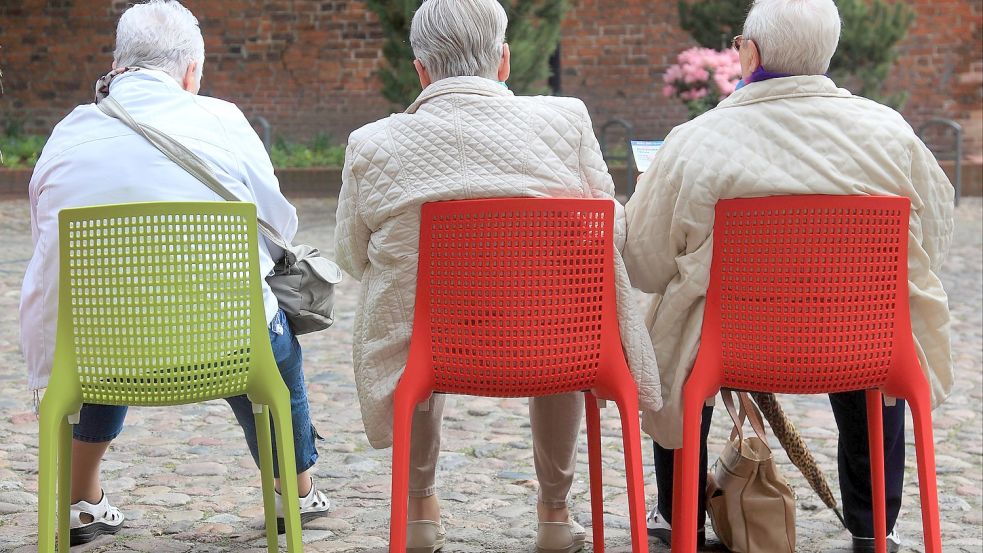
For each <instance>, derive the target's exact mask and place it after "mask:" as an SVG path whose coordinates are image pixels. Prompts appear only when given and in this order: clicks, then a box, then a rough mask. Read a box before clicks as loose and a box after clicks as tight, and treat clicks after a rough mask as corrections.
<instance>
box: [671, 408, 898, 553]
mask: <svg viewBox="0 0 983 553" xmlns="http://www.w3.org/2000/svg"><path fill="white" fill-rule="evenodd" d="M829 403H830V406H832V408H833V417H834V418H835V419H836V426H837V428H838V429H839V441H838V448H837V460H838V465H839V473H840V496H841V497H842V501H843V503H842V505H841V506H842V508H843V518H844V519H845V520H846V525H847V530H849V531H850V533H851V534H853V535H854V536H857V537H864V538H871V537H874V509H873V504H872V502H871V499H870V495H871V492H870V488H871V487H870V451H869V449H868V447H867V401H866V398H865V395H864V392H845V393H839V394H830V395H829ZM904 410H905V409H904V402H903V401H901V400H898V402H897V404H896V405H894V406H893V407H884V410H883V412H884V484H885V489H886V490H887V528H886V529H885V534H887V533H890V532H891V530H892V529H893V528H894V523H895V522H897V520H898V512H900V511H901V488H902V486H903V485H904V457H905V452H904V446H905V440H904V428H905V417H904ZM712 415H713V407H704V408H703V420H702V421H701V424H700V433H701V444H702V447H701V449H700V488H699V489H700V490H705V489H706V487H707V482H706V475H707V435H708V434H709V433H710V418H711V416H712ZM673 452H674V450H671V449H664V448H662V447H660V446H659V444H655V482H656V487H657V489H658V494H659V495H658V509H659V513H660V514H661V515H662V518H664V519H665V520H666V521H667V522H669V523H670V524H671V523H672V470H673ZM699 495H700V497H699V512H698V521H699V522H698V524H699V526H698V527H699V528H703V526H704V525H705V524H706V504H705V498H704V494H702V493H701V494H699Z"/></svg>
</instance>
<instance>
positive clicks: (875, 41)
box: [679, 0, 915, 108]
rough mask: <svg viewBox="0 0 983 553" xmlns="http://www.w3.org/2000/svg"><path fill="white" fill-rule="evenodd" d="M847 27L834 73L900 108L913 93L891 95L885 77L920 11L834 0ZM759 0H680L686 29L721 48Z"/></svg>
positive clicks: (865, 0) (877, 1) (876, 0)
mask: <svg viewBox="0 0 983 553" xmlns="http://www.w3.org/2000/svg"><path fill="white" fill-rule="evenodd" d="M834 1H835V3H836V6H837V8H838V9H839V11H840V19H841V20H842V23H843V24H842V29H841V33H840V43H839V46H838V47H837V49H836V54H835V55H834V56H833V59H832V61H831V62H830V67H829V75H830V77H832V78H833V80H834V81H836V83H837V84H838V85H840V86H843V87H845V88H848V89H850V90H851V91H852V92H854V93H855V94H859V95H861V96H865V97H867V98H870V99H872V100H877V101H879V102H883V103H885V104H887V105H890V106H892V107H895V108H900V107H901V106H902V105H903V104H904V102H905V100H906V99H907V94H905V93H903V92H902V93H897V94H893V95H890V96H886V95H884V93H883V88H884V81H885V80H886V79H887V75H888V73H889V72H890V70H891V67H892V66H893V65H894V62H895V61H896V60H897V56H898V54H897V49H896V46H897V45H898V43H899V42H901V41H902V40H903V39H904V37H905V36H906V35H907V33H908V28H909V27H910V26H911V23H912V22H913V21H914V18H915V12H914V10H913V9H912V8H911V6H909V5H908V4H907V3H906V2H904V1H903V0H898V1H896V2H887V1H885V0H834ZM753 3H754V2H753V0H708V1H696V2H693V1H692V0H679V19H680V25H681V26H682V28H683V29H684V30H685V31H687V32H688V33H689V34H690V35H691V36H692V37H693V39H695V40H696V41H697V42H699V43H700V44H702V45H703V46H705V47H707V48H720V47H721V46H722V45H723V44H725V43H726V41H727V40H728V39H730V37H732V36H734V35H737V34H740V33H741V29H742V28H743V26H744V18H745V17H746V16H747V12H748V10H750V9H751V5H752V4H753Z"/></svg>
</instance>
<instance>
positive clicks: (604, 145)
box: [598, 118, 635, 198]
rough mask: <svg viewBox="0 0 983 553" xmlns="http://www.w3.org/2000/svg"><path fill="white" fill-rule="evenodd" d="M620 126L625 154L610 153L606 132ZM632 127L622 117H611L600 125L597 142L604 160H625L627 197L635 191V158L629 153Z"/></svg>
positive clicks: (632, 134)
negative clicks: (623, 138)
mask: <svg viewBox="0 0 983 553" xmlns="http://www.w3.org/2000/svg"><path fill="white" fill-rule="evenodd" d="M616 127H620V128H621V130H622V131H623V132H624V134H625V155H623V156H622V155H611V152H610V151H609V148H608V146H609V143H608V133H609V132H610V131H611V130H612V129H614V128H616ZM634 130H635V129H634V127H632V126H631V123H629V122H627V121H625V120H624V119H617V118H616V119H611V120H610V121H608V122H607V123H605V124H604V125H603V126H602V127H601V136H600V139H599V140H598V142H600V145H601V155H602V156H604V160H605V161H624V162H625V182H626V183H627V185H628V197H629V198H631V195H632V194H634V193H635V158H634V157H632V155H631V141H632V139H633V138H634Z"/></svg>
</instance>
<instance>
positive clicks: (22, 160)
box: [0, 134, 48, 169]
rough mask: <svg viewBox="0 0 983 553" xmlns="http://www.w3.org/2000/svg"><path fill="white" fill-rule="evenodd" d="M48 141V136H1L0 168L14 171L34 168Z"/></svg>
mask: <svg viewBox="0 0 983 553" xmlns="http://www.w3.org/2000/svg"><path fill="white" fill-rule="evenodd" d="M47 140H48V137H46V136H38V135H27V136H22V135H19V134H0V158H2V159H0V166H3V167H10V168H13V169H20V168H24V167H34V164H35V163H37V161H38V156H39V155H41V148H43V147H44V143H45V141H47Z"/></svg>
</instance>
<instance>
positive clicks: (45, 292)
mask: <svg viewBox="0 0 983 553" xmlns="http://www.w3.org/2000/svg"><path fill="white" fill-rule="evenodd" d="M204 61H205V48H204V42H203V40H202V36H201V30H200V29H199V28H198V21H197V19H196V18H195V16H194V15H192V13H191V12H190V11H188V10H187V9H186V8H185V7H184V6H182V5H181V4H180V3H178V2H176V1H170V0H151V1H150V2H148V3H145V4H137V5H134V6H132V7H130V8H129V9H128V10H126V12H124V13H123V15H122V17H120V20H119V24H118V26H117V29H116V50H115V53H114V61H113V71H112V72H110V73H109V74H108V75H106V76H105V77H103V78H101V79H99V81H98V82H97V83H96V102H98V101H99V100H100V99H101V98H104V97H106V95H112V97H113V98H114V99H115V100H116V101H117V102H119V103H120V104H121V105H122V106H123V107H124V108H125V109H126V110H127V111H128V112H129V113H130V114H131V115H132V116H133V118H134V119H136V120H137V121H140V122H141V123H145V124H149V125H151V126H153V127H155V128H157V129H159V130H161V131H163V132H165V133H167V134H169V135H171V136H172V137H174V138H175V139H176V140H177V141H179V142H181V143H182V144H184V145H185V146H186V147H188V148H189V149H191V150H192V151H193V152H195V153H196V154H197V155H198V156H199V157H201V158H202V159H204V160H205V161H206V163H208V164H209V165H210V166H211V168H212V169H213V170H214V173H215V174H216V176H217V177H218V178H219V179H220V180H221V182H222V183H223V184H224V185H225V186H226V188H228V189H229V190H230V191H231V192H233V193H234V194H235V195H236V196H238V197H239V198H241V199H242V200H243V201H249V202H253V203H255V204H256V209H257V213H258V215H259V216H260V217H261V218H263V219H265V220H266V221H268V222H269V223H270V224H271V225H272V226H273V227H275V228H276V230H277V231H278V232H279V233H280V234H281V235H282V236H284V237H285V238H286V239H287V240H288V241H289V240H290V239H291V238H292V237H293V235H294V233H295V232H296V230H297V216H296V213H295V210H294V208H293V206H292V205H290V203H289V202H288V201H287V200H286V198H284V197H283V195H282V194H280V189H279V184H278V183H277V179H276V177H275V176H274V174H273V167H272V165H271V163H270V158H269V156H268V155H267V153H266V151H265V149H264V148H263V145H262V143H261V142H260V140H259V138H258V137H257V136H256V132H255V131H254V130H253V129H252V127H251V126H250V125H249V123H248V121H247V120H246V118H245V117H244V116H243V114H242V112H241V111H239V109H238V108H237V107H236V106H235V105H233V104H230V103H228V102H224V101H222V100H218V99H215V98H207V97H201V96H198V95H197V92H198V89H199V85H200V82H201V75H202V67H203V65H204ZM29 190H30V201H31V228H32V232H33V238H34V254H33V256H32V257H31V261H30V263H29V265H28V268H27V274H26V275H25V276H24V287H23V293H22V295H21V305H20V318H21V343H22V348H23V351H24V357H25V358H26V360H27V368H28V371H29V375H28V380H29V382H28V383H29V385H30V387H31V388H32V389H33V390H40V389H42V388H44V387H45V386H46V385H47V383H48V378H49V376H50V374H51V365H52V355H53V351H54V343H55V324H56V315H57V304H58V212H59V211H60V210H61V209H63V208H69V207H81V206H89V205H98V204H109V203H125V202H147V201H219V200H221V199H222V198H220V197H219V196H218V195H217V194H216V193H214V192H212V191H211V190H210V189H209V188H207V187H206V186H205V185H204V184H202V183H201V182H200V181H198V180H197V179H196V178H195V177H193V176H191V175H190V174H188V173H187V172H186V171H185V170H184V169H182V168H181V167H179V166H178V165H176V164H175V163H173V162H172V161H170V160H169V159H168V158H166V157H165V156H164V154H162V153H161V152H160V151H158V150H157V149H156V148H155V147H154V146H153V145H151V144H150V142H148V141H147V140H146V139H145V138H143V137H142V136H140V135H138V134H136V133H135V132H134V131H133V130H131V129H130V128H129V127H128V126H126V124H124V123H123V122H121V121H119V120H117V119H114V118H112V117H109V116H107V115H105V114H103V112H102V111H100V109H99V108H98V107H97V106H96V105H94V104H86V105H82V106H79V107H77V108H76V109H75V110H74V111H72V112H71V113H70V114H69V115H68V116H67V117H65V119H64V120H62V121H61V122H60V123H59V124H58V125H57V126H56V127H55V129H54V131H53V132H52V134H51V137H50V138H49V139H48V142H47V144H45V146H44V151H43V152H42V153H41V157H40V159H39V160H38V163H37V166H36V167H35V169H34V174H33V176H32V178H31V183H30V187H29ZM259 255H260V269H261V274H262V275H263V276H265V275H266V274H267V273H269V272H270V270H271V269H272V268H273V265H274V260H275V259H277V258H279V257H280V256H282V251H281V250H279V248H277V247H276V246H275V245H272V244H270V243H268V242H265V241H261V243H260V251H259ZM262 286H263V300H264V305H265V309H266V318H267V320H268V321H269V324H270V341H271V344H272V346H273V353H274V357H275V358H276V362H277V365H278V367H279V369H280V372H281V374H282V375H283V378H284V381H285V383H286V384H287V387H288V389H289V390H290V400H291V412H292V418H293V430H294V446H295V453H296V459H297V473H298V488H299V493H300V495H301V517H302V519H304V520H310V519H311V518H315V517H317V516H322V515H324V514H326V512H327V510H328V500H327V498H325V497H324V495H323V494H322V493H321V492H319V491H317V489H316V488H315V487H314V483H313V480H312V478H311V472H312V470H311V469H312V467H313V466H314V463H315V461H316V460H317V450H316V449H315V447H314V440H315V438H316V435H317V433H316V431H315V430H314V427H313V426H312V424H311V420H310V413H309V407H308V403H307V392H306V389H305V387H304V374H303V362H302V358H301V350H300V345H299V344H298V343H297V340H296V338H294V336H293V333H292V332H291V329H290V325H289V323H288V322H287V320H286V319H285V317H284V314H283V311H281V310H280V309H279V307H278V306H277V300H276V297H275V296H274V295H273V293H272V292H271V291H270V288H269V286H268V285H267V284H266V282H265V280H264V281H263V283H262ZM227 401H228V403H229V404H230V405H231V407H232V410H233V412H234V413H235V416H236V418H237V419H238V421H239V423H240V425H241V426H242V429H243V432H244V434H245V437H246V442H247V445H248V447H249V451H250V453H251V454H252V456H253V459H254V460H255V461H256V462H257V466H258V450H257V445H256V428H255V422H254V418H253V414H252V406H251V403H250V401H249V400H248V399H247V398H246V396H238V397H233V398H229V399H228V400H227ZM125 415H126V407H120V406H109V405H88V404H86V405H83V406H82V411H81V417H80V420H79V423H78V424H77V425H75V426H74V427H73V429H74V440H73V443H72V489H71V496H72V498H71V501H72V506H71V543H72V545H76V544H79V543H85V542H88V541H91V540H92V539H94V538H96V537H97V536H99V535H102V534H107V533H108V534H111V533H116V532H117V531H119V529H120V527H121V526H122V523H123V515H122V513H121V512H120V511H119V509H117V508H116V507H114V506H113V505H111V504H110V503H109V500H108V498H107V497H106V495H105V494H104V493H103V491H102V486H101V483H100V478H99V469H100V464H101V461H102V458H103V456H104V455H105V453H106V452H107V450H108V448H109V445H110V442H111V441H112V440H113V439H114V438H115V437H116V436H117V435H119V433H120V432H121V431H122V428H123V419H124V417H125ZM274 466H276V465H275V464H274ZM277 510H278V513H282V508H281V505H280V503H279V496H277ZM279 516H281V517H282V514H280V515H279Z"/></svg>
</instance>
